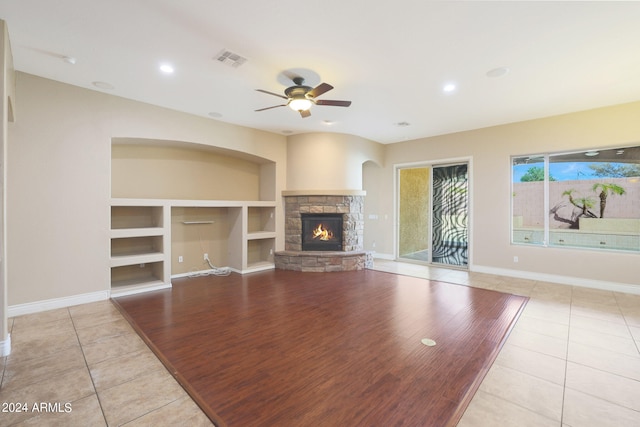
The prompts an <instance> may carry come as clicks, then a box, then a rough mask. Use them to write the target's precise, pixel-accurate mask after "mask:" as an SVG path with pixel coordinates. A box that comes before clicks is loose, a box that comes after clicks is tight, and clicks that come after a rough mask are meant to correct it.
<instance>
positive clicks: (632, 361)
mask: <svg viewBox="0 0 640 427" xmlns="http://www.w3.org/2000/svg"><path fill="white" fill-rule="evenodd" d="M568 360H569V361H571V362H575V363H579V364H581V365H585V366H589V367H591V368H595V369H599V370H602V371H606V372H609V373H612V374H616V375H620V376H623V377H626V378H631V379H634V380H636V381H640V356H628V355H626V354H622V353H615V352H613V351H608V350H604V349H601V348H597V347H593V346H588V345H584V344H578V343H575V342H570V343H569V353H568Z"/></svg>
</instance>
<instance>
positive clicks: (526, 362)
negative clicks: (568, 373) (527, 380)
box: [495, 344, 567, 385]
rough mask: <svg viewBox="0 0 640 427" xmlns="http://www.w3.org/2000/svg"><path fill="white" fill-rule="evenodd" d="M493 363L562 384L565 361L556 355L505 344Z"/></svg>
mask: <svg viewBox="0 0 640 427" xmlns="http://www.w3.org/2000/svg"><path fill="white" fill-rule="evenodd" d="M495 364H497V365H500V366H504V367H506V368H510V369H513V370H516V371H520V372H523V373H525V374H529V375H532V376H534V377H538V378H542V379H543V380H547V381H550V382H552V383H554V384H558V385H564V381H565V369H566V364H567V362H566V361H565V360H563V359H559V358H557V357H553V356H548V355H546V354H542V353H538V352H537V351H531V350H527V349H525V348H521V347H516V346H514V345H509V344H506V345H505V346H504V347H503V348H502V350H501V351H500V354H499V355H498V358H497V359H496V361H495Z"/></svg>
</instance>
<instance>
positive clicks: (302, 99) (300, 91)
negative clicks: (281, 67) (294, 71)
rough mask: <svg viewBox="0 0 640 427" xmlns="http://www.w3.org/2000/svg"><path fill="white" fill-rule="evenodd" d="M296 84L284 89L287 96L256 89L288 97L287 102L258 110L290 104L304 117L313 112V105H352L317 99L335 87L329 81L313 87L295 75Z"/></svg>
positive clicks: (280, 96)
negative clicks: (311, 110)
mask: <svg viewBox="0 0 640 427" xmlns="http://www.w3.org/2000/svg"><path fill="white" fill-rule="evenodd" d="M292 80H293V83H295V85H294V86H291V87H288V88H286V89H285V90H284V94H285V95H286V96H282V95H280V94H277V93H273V92H269V91H268V90H262V89H256V90H257V91H258V92H262V93H268V94H269V95H273V96H277V97H279V98H282V99H286V100H287V103H286V104H281V105H274V106H273V107H267V108H261V109H259V110H256V111H264V110H270V109H272V108H278V107H286V106H289V108H291V109H292V110H294V111H298V112H299V113H300V115H301V116H302V118H305V117H309V116H310V115H311V112H310V111H309V109H310V108H311V106H312V105H332V106H334V107H348V106H349V105H351V101H330V100H325V99H316V98H317V97H318V96H320V95H322V94H323V93H325V92H328V91H330V90H331V89H333V86H331V85H330V84H327V83H320V84H319V85H318V86H316V87H314V88H311V87H310V86H305V85H304V79H303V78H302V77H294V78H293V79H292Z"/></svg>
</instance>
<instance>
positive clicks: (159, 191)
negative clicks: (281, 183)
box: [111, 138, 275, 200]
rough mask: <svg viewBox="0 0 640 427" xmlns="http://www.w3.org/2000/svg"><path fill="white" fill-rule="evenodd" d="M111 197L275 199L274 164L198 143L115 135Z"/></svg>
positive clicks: (112, 151)
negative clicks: (117, 136)
mask: <svg viewBox="0 0 640 427" xmlns="http://www.w3.org/2000/svg"><path fill="white" fill-rule="evenodd" d="M111 197H113V198H136V199H139V198H145V199H188V200H275V163H274V162H272V161H268V160H265V159H263V158H261V157H257V156H252V155H249V154H245V153H241V152H236V151H233V150H228V149H221V148H218V147H211V146H206V145H202V144H193V143H185V142H176V141H163V140H148V139H139V138H133V139H132V138H114V139H113V140H112V145H111Z"/></svg>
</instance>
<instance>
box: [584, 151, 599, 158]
mask: <svg viewBox="0 0 640 427" xmlns="http://www.w3.org/2000/svg"><path fill="white" fill-rule="evenodd" d="M598 154H600V153H599V152H598V151H587V152H586V153H584V155H585V156H589V157H593V156H597V155H598Z"/></svg>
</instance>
